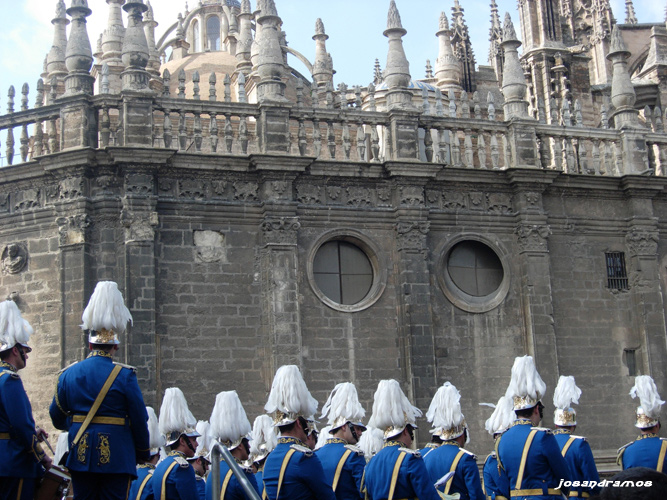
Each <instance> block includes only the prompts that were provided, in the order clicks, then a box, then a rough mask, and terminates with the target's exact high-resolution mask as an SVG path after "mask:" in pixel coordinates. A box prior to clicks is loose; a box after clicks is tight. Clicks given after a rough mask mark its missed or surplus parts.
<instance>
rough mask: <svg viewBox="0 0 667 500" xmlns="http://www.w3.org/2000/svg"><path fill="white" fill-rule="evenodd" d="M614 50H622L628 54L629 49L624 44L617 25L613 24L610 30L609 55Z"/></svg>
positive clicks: (614, 51)
mask: <svg viewBox="0 0 667 500" xmlns="http://www.w3.org/2000/svg"><path fill="white" fill-rule="evenodd" d="M616 52H623V53H627V54H628V55H630V51H629V50H628V47H627V46H626V45H625V40H623V35H622V34H621V30H620V29H618V25H616V26H614V29H613V30H612V32H611V46H610V48H609V55H611V54H613V53H616Z"/></svg>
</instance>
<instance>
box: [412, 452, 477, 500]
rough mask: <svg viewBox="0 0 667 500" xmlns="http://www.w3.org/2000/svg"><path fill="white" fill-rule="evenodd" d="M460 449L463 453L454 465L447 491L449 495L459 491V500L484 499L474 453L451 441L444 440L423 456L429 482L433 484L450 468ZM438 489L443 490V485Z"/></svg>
mask: <svg viewBox="0 0 667 500" xmlns="http://www.w3.org/2000/svg"><path fill="white" fill-rule="evenodd" d="M460 451H463V455H462V456H461V458H460V459H459V463H458V464H457V465H456V469H455V472H454V478H453V479H452V485H451V487H450V489H449V492H448V493H449V494H450V495H452V494H454V493H459V494H460V495H461V500H485V499H484V492H483V491H482V481H481V479H480V477H479V469H478V468H477V460H476V457H475V455H473V454H472V453H470V452H469V451H466V450H462V449H461V448H460V447H459V445H458V444H456V443H454V442H451V441H446V442H444V443H443V444H442V446H440V447H438V448H436V449H435V450H433V451H432V452H431V453H429V454H428V455H427V456H426V457H425V458H424V465H426V470H427V471H428V474H429V477H430V478H431V479H430V480H431V484H435V483H436V482H437V481H438V480H439V479H440V478H442V476H444V475H445V474H447V473H448V472H449V471H450V470H451V467H452V465H453V463H454V459H455V458H456V455H458V453H459V452H460ZM438 489H439V490H440V491H444V485H443V486H440V487H439V488H438Z"/></svg>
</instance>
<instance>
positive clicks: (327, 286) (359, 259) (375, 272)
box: [308, 232, 385, 311]
mask: <svg viewBox="0 0 667 500" xmlns="http://www.w3.org/2000/svg"><path fill="white" fill-rule="evenodd" d="M362 238H363V237H361V236H353V235H351V234H350V233H344V234H343V233H339V232H335V233H329V234H327V235H326V236H324V237H322V238H320V240H319V241H318V243H317V244H316V245H315V246H314V247H313V250H312V251H311V257H310V259H309V266H308V279H309V281H310V284H311V287H312V288H313V290H314V292H315V294H316V295H317V296H318V297H319V298H320V299H321V300H322V301H323V302H324V303H325V304H327V305H328V306H329V307H332V308H333V309H337V310H339V311H360V310H362V309H365V308H367V307H369V306H370V305H372V304H373V303H374V302H375V301H376V300H377V298H378V297H379V296H380V294H381V292H382V290H383V289H384V284H385V278H384V274H385V273H384V272H381V271H380V269H384V268H385V266H380V264H379V262H378V258H377V251H376V250H375V247H374V245H372V244H371V243H370V242H369V241H367V240H366V239H365V238H363V239H362Z"/></svg>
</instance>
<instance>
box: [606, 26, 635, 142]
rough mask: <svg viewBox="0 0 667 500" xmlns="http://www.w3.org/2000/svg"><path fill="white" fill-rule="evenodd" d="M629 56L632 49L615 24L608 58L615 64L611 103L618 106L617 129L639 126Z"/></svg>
mask: <svg viewBox="0 0 667 500" xmlns="http://www.w3.org/2000/svg"><path fill="white" fill-rule="evenodd" d="M628 57H630V51H628V48H627V46H626V45H625V42H624V41H623V35H622V34H621V30H620V29H619V28H618V25H615V26H614V29H613V30H612V32H611V47H610V48H609V54H607V59H609V60H610V61H611V63H612V65H613V75H612V80H611V103H612V104H613V105H614V108H616V112H615V114H614V124H615V126H616V128H617V129H621V128H636V127H637V126H638V121H637V115H638V112H637V110H635V108H634V105H635V101H636V100H637V95H636V94H635V89H634V86H633V85H632V80H631V79H630V72H629V71H628Z"/></svg>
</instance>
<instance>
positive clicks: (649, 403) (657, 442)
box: [617, 375, 667, 472]
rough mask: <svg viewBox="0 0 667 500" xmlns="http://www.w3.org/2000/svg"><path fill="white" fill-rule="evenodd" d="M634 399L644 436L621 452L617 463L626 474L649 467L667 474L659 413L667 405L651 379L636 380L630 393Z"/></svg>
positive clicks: (665, 446) (638, 378) (640, 377)
mask: <svg viewBox="0 0 667 500" xmlns="http://www.w3.org/2000/svg"><path fill="white" fill-rule="evenodd" d="M630 396H632V398H633V399H634V398H636V397H639V402H640V405H641V406H639V407H638V408H637V420H636V423H635V427H637V428H638V429H639V430H640V432H641V434H640V435H639V437H638V438H637V439H635V440H634V441H632V442H630V443H628V444H626V445H625V446H623V447H622V448H621V449H620V450H618V458H617V463H618V464H619V465H620V466H621V467H623V470H625V469H630V468H632V467H648V468H650V469H655V470H657V471H658V472H667V467H666V466H665V465H666V464H667V440H665V439H664V438H660V437H659V436H658V432H660V427H661V426H660V409H661V408H662V405H663V404H665V402H664V401H662V400H661V399H660V394H658V388H657V387H656V386H655V382H654V381H653V379H652V378H651V377H649V376H648V375H640V376H638V377H636V378H635V385H634V387H633V388H632V390H631V391H630Z"/></svg>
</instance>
